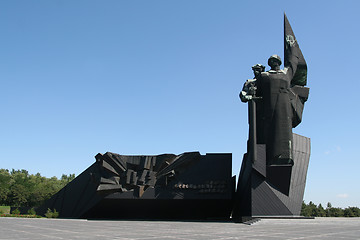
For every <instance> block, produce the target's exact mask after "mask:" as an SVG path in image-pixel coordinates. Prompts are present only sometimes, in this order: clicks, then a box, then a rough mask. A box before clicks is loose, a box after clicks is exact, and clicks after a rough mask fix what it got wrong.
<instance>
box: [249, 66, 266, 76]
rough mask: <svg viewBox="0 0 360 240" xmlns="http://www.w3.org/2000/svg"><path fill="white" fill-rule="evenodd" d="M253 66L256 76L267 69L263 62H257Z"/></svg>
mask: <svg viewBox="0 0 360 240" xmlns="http://www.w3.org/2000/svg"><path fill="white" fill-rule="evenodd" d="M251 68H252V70H253V71H254V75H255V77H256V76H258V75H259V74H260V73H262V72H264V71H265V66H264V65H262V64H256V65H254V66H252V67H251Z"/></svg>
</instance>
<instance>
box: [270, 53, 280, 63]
mask: <svg viewBox="0 0 360 240" xmlns="http://www.w3.org/2000/svg"><path fill="white" fill-rule="evenodd" d="M271 59H276V60H277V61H278V62H279V65H281V63H282V62H281V58H280V56H279V55H276V54H274V55H272V56H271V57H269V60H268V64H269V65H270V60H271Z"/></svg>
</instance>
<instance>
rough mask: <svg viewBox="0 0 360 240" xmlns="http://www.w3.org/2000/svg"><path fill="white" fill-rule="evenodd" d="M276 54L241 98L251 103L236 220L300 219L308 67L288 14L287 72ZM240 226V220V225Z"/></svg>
mask: <svg viewBox="0 0 360 240" xmlns="http://www.w3.org/2000/svg"><path fill="white" fill-rule="evenodd" d="M281 64H282V61H281V58H280V57H279V56H278V55H272V56H270V58H269V60H268V65H269V66H270V70H269V71H264V70H265V67H264V66H263V65H261V64H256V65H254V66H253V67H252V69H253V71H254V75H255V76H254V78H253V79H249V80H247V81H246V82H245V84H244V87H243V89H242V91H241V92H240V99H241V101H243V102H248V109H249V140H248V149H247V153H246V154H245V155H244V158H243V162H242V166H241V170H240V176H239V181H238V186H237V193H236V198H235V204H234V212H233V217H234V218H235V219H241V218H247V217H265V216H299V215H300V211H301V204H302V200H303V195H304V190H305V182H306V173H307V168H308V163H309V158H310V139H309V138H306V137H303V136H300V135H297V134H294V133H293V132H292V128H294V127H296V126H298V125H299V123H300V122H301V120H302V112H303V108H304V104H305V102H306V101H307V99H308V95H309V88H307V87H304V86H305V85H306V83H307V65H306V61H305V59H304V57H303V55H302V52H301V50H300V47H299V44H298V42H297V41H296V38H295V35H294V33H293V31H292V29H291V26H290V24H289V21H288V19H287V17H286V15H284V69H280V66H281ZM240 221H241V220H240Z"/></svg>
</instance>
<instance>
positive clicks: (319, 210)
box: [317, 203, 326, 217]
mask: <svg viewBox="0 0 360 240" xmlns="http://www.w3.org/2000/svg"><path fill="white" fill-rule="evenodd" d="M317 217H326V211H325V209H324V208H323V206H322V205H321V203H320V204H319V206H318V207H317Z"/></svg>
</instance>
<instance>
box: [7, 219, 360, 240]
mask: <svg viewBox="0 0 360 240" xmlns="http://www.w3.org/2000/svg"><path fill="white" fill-rule="evenodd" d="M0 239H11V240H13V239H125V240H130V239H172V240H176V239H206V240H208V239H360V218H316V219H262V220H261V221H259V222H256V223H254V224H253V225H245V224H235V223H229V222H175V221H98V220H97V221H95V220H89V221H88V220H71V219H25V218H0Z"/></svg>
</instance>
